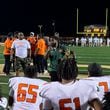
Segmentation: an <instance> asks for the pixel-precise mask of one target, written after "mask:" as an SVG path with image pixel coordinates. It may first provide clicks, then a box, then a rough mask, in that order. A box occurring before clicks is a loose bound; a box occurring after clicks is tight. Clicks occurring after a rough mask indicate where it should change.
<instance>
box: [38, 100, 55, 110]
mask: <svg viewBox="0 0 110 110" xmlns="http://www.w3.org/2000/svg"><path fill="white" fill-rule="evenodd" d="M40 110H53V107H52V104H51V101H49V100H48V99H45V98H43V101H42V103H41V105H40Z"/></svg>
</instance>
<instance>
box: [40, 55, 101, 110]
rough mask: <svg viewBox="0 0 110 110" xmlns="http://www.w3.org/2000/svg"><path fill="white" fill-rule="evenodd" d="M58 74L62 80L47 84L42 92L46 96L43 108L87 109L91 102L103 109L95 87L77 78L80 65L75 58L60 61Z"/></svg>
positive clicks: (45, 109)
mask: <svg viewBox="0 0 110 110" xmlns="http://www.w3.org/2000/svg"><path fill="white" fill-rule="evenodd" d="M58 74H59V77H60V79H61V82H52V83H50V84H47V85H46V86H45V87H44V88H43V89H42V90H41V92H40V95H41V96H42V97H43V98H44V103H43V110H86V109H87V107H88V105H89V104H90V105H91V106H92V107H93V108H94V109H95V110H102V104H101V102H100V101H99V99H98V95H97V92H96V91H95V89H94V87H93V86H90V85H88V84H87V83H85V81H83V80H76V78H77V75H78V67H77V64H76V62H75V61H74V59H73V58H69V57H68V58H66V59H63V60H62V61H61V62H60V64H59V68H58Z"/></svg>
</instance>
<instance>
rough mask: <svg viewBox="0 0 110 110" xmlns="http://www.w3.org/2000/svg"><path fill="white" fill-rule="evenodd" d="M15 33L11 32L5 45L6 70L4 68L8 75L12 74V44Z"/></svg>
mask: <svg viewBox="0 0 110 110" xmlns="http://www.w3.org/2000/svg"><path fill="white" fill-rule="evenodd" d="M12 38H13V33H12V32H10V33H8V36H7V39H6V41H5V43H4V51H3V54H4V58H5V64H4V68H3V72H4V73H5V74H6V75H9V74H10V68H11V61H10V55H11V46H12V42H13V39H12Z"/></svg>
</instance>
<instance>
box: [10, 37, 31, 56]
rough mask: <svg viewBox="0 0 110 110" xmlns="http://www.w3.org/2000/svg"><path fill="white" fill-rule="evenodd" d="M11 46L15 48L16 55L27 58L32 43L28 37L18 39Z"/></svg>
mask: <svg viewBox="0 0 110 110" xmlns="http://www.w3.org/2000/svg"><path fill="white" fill-rule="evenodd" d="M11 48H13V49H15V56H17V57H20V58H26V57H27V54H28V49H30V48H31V47H30V43H29V42H28V41H27V40H26V39H22V40H19V39H16V40H15V41H14V42H13V43H12V46H11Z"/></svg>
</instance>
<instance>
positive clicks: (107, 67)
mask: <svg viewBox="0 0 110 110" xmlns="http://www.w3.org/2000/svg"><path fill="white" fill-rule="evenodd" d="M78 67H88V65H85V64H84V65H83V64H78ZM101 67H102V68H106V69H110V66H108V65H101Z"/></svg>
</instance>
